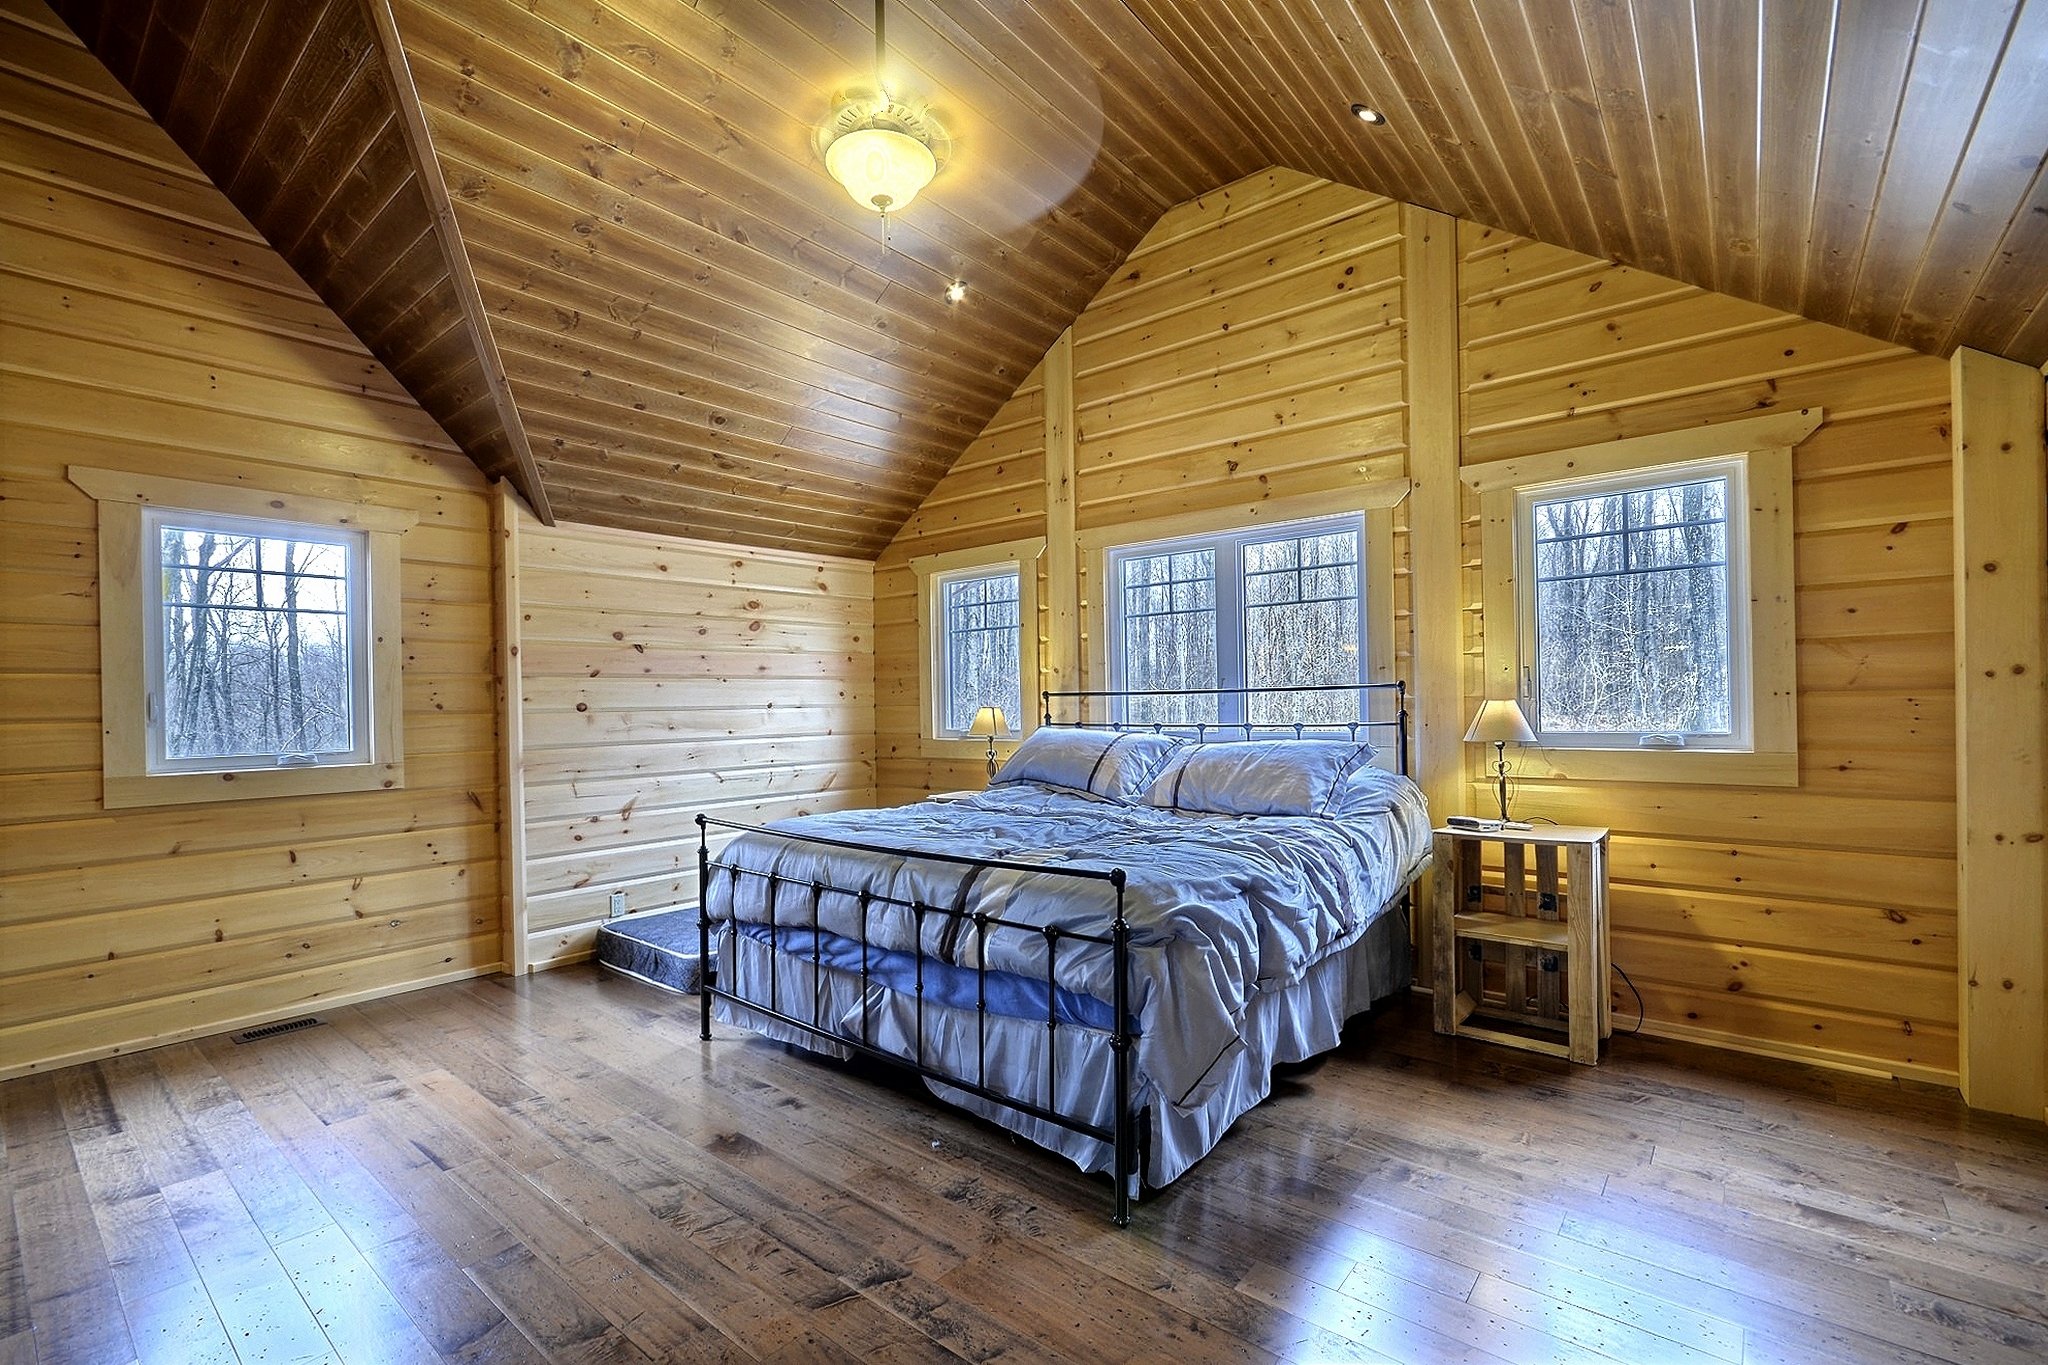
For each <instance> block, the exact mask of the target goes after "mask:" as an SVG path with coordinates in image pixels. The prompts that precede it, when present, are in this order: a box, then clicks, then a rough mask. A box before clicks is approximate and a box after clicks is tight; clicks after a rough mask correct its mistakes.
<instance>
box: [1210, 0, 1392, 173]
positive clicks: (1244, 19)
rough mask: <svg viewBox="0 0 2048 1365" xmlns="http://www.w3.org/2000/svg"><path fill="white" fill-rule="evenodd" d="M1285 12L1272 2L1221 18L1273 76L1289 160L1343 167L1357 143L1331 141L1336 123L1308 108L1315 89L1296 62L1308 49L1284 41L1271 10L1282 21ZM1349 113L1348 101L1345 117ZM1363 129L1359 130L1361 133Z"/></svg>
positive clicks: (1281, 0)
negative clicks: (1285, 127)
mask: <svg viewBox="0 0 2048 1365" xmlns="http://www.w3.org/2000/svg"><path fill="white" fill-rule="evenodd" d="M1289 8H1290V6H1289V5H1288V4H1287V3H1286V2H1285V0H1277V3H1276V0H1256V3H1253V4H1249V5H1234V6H1231V7H1229V8H1228V9H1227V10H1226V11H1225V13H1227V14H1228V16H1229V18H1230V21H1231V26H1232V28H1233V29H1234V30H1235V33H1236V34H1237V37H1238V39H1239V40H1241V42H1242V45H1243V46H1244V47H1245V48H1248V49H1250V50H1251V51H1253V52H1256V53H1258V54H1259V55H1260V57H1261V59H1262V60H1263V61H1264V62H1265V65H1266V67H1267V69H1268V70H1269V71H1270V72H1271V73H1272V74H1273V77H1274V81H1275V89H1274V91H1273V98H1274V100H1275V101H1276V108H1277V109H1278V110H1279V112H1280V115H1281V117H1282V118H1283V120H1285V121H1286V122H1287V123H1288V124H1289V125H1291V129H1290V131H1291V133H1292V136H1291V138H1290V141H1291V143H1292V148H1291V150H1292V151H1293V153H1294V155H1295V156H1296V157H1297V158H1300V159H1302V160H1305V161H1307V162H1308V163H1309V164H1312V165H1315V166H1317V167H1334V166H1339V165H1343V164H1346V163H1347V162H1348V161H1349V159H1350V157H1351V156H1353V155H1355V153H1356V146H1355V143H1356V139H1347V138H1341V137H1338V136H1336V135H1335V132H1334V130H1335V127H1336V123H1337V120H1336V118H1335V117H1333V116H1332V114H1331V113H1330V111H1329V110H1327V109H1318V108H1316V107H1315V105H1314V104H1311V103H1310V91H1312V90H1315V89H1316V86H1315V84H1314V83H1313V82H1312V81H1311V80H1310V78H1309V68H1308V67H1306V66H1304V65H1303V64H1302V60H1301V59H1302V57H1303V55H1304V53H1305V49H1306V48H1307V47H1309V46H1310V44H1306V43H1296V42H1289V41H1287V40H1286V39H1285V38H1283V37H1282V36H1281V33H1280V30H1279V29H1278V28H1277V27H1276V26H1275V22H1274V20H1275V11H1276V9H1277V10H1278V11H1280V13H1281V14H1282V15H1285V14H1286V12H1287V10H1288V9H1289ZM1290 27H1291V24H1290ZM1316 103H1318V104H1320V103H1321V101H1316ZM1349 109H1350V104H1349V102H1348V101H1347V102H1346V104H1345V110H1346V116H1347V117H1349ZM1351 122H1353V123H1354V124H1357V123H1358V120H1357V119H1356V118H1352V119H1351ZM1364 126H1365V125H1363V124H1358V127H1359V128H1360V129H1363V128H1364Z"/></svg>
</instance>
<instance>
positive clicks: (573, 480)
mask: <svg viewBox="0 0 2048 1365" xmlns="http://www.w3.org/2000/svg"><path fill="white" fill-rule="evenodd" d="M550 468H551V469H552V470H553V471H554V473H553V477H552V479H551V481H550V486H551V487H553V488H556V489H559V490H560V492H561V494H562V497H563V501H564V505H565V506H568V507H575V506H577V505H578V504H582V505H589V504H591V503H594V502H596V503H603V502H607V501H609V502H613V503H624V504H626V505H629V506H632V507H636V508H647V507H661V506H669V507H676V508H678V509H680V510H681V511H682V512H683V513H684V515H683V516H682V517H680V518H673V517H672V518H670V519H669V520H667V521H666V522H665V523H661V524H663V525H665V526H666V527H667V529H666V530H662V531H658V532H657V533H658V534H661V535H665V536H669V537H676V536H687V537H689V538H692V539H697V540H723V541H725V542H727V543H728V544H730V543H733V542H734V541H738V542H739V543H742V544H745V543H760V541H759V537H761V536H763V535H764V534H765V535H767V536H769V542H768V543H771V544H776V545H782V546H787V547H788V548H790V549H795V550H802V551H810V552H816V553H825V554H833V553H841V554H858V553H862V551H860V550H857V549H856V550H845V549H834V548H833V547H834V546H835V545H838V546H876V547H877V548H879V546H880V545H884V544H886V543H887V540H888V535H889V533H888V532H887V531H885V530H883V529H882V526H883V523H881V522H879V521H877V522H874V523H872V524H873V525H874V526H875V528H876V529H874V530H865V529H849V527H854V528H858V527H859V526H860V525H861V522H860V520H859V519H858V518H848V519H846V520H834V521H827V522H821V523H818V524H816V525H812V524H810V523H807V522H804V521H803V520H802V519H801V518H792V517H790V516H789V515H787V509H785V508H783V507H782V506H780V505H778V504H776V503H773V502H768V503H747V504H745V505H743V506H742V507H739V508H736V509H733V510H707V509H706V508H704V507H703V506H702V505H701V504H699V503H698V502H697V501H696V498H697V496H698V495H697V494H696V493H695V491H694V490H687V489H686V490H682V491H683V493H684V495H685V496H684V498H683V499H655V498H645V497H641V496H638V495H636V494H631V493H619V492H617V491H615V490H614V489H613V488H612V487H611V486H610V484H609V479H610V478H611V477H612V476H610V475H608V474H607V473H606V472H605V471H604V470H603V469H601V468H599V469H591V468H586V467H585V466H582V465H577V464H569V463H566V462H551V464H550ZM650 486H652V487H656V488H659V489H662V490H663V491H673V490H674V489H675V486H674V485H673V484H667V483H657V484H653V485H650ZM609 524H612V525H617V523H616V522H614V523H609ZM679 525H680V526H681V527H685V528H689V529H678V526H679ZM704 526H710V527H716V528H719V529H717V530H713V531H711V532H709V533H707V532H706V531H704V530H701V529H697V528H699V527H704ZM727 528H744V529H742V530H740V531H739V533H738V534H734V533H733V531H732V530H731V529H727ZM644 529H649V530H652V529H654V525H652V524H650V525H648V526H647V527H645V528H644ZM867 557H868V558H873V557H874V556H873V553H872V552H869V553H868V554H867Z"/></svg>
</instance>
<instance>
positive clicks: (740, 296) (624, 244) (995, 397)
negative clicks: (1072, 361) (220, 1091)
mask: <svg viewBox="0 0 2048 1365" xmlns="http://www.w3.org/2000/svg"><path fill="white" fill-rule="evenodd" d="M467 169H469V170H471V171H478V170H479V168H476V167H469V168H467ZM466 188H467V187H466ZM529 194H533V195H534V197H544V196H539V195H538V194H536V193H535V192H533V191H531V190H529V189H528V187H527V186H525V185H522V184H518V183H514V182H511V181H504V180H500V181H498V182H497V183H496V185H495V188H494V189H493V191H492V192H491V194H489V195H483V196H480V195H478V194H476V193H474V192H470V193H465V196H464V200H463V202H464V204H465V205H466V206H467V208H468V211H469V212H471V213H472V214H489V215H492V216H493V217H495V218H496V219H498V221H497V222H496V223H493V224H490V225H488V226H489V227H490V228H491V230H492V231H494V232H498V233H501V234H504V233H507V231H508V228H507V225H508V224H509V225H510V227H511V229H512V231H511V232H510V235H512V236H517V235H518V233H519V231H533V229H531V227H530V226H529V225H528V224H527V223H526V222H525V221H524V220H523V219H521V218H519V217H518V216H516V215H513V214H510V213H507V212H506V211H505V210H503V209H499V208H495V207H493V206H492V203H491V202H489V201H491V200H496V201H497V202H500V203H502V202H503V201H505V200H507V199H511V200H513V201H515V202H516V201H517V200H518V199H519V198H520V197H522V196H526V195H529ZM551 202H554V201H551ZM560 207H561V209H562V211H563V212H564V213H565V214H571V215H573V214H574V210H573V209H572V208H571V207H570V206H568V205H561V206H560ZM572 221H573V218H572ZM483 235H484V234H481V233H480V234H479V237H480V238H481V237H482V236H483ZM539 235H540V236H541V237H542V240H543V242H554V241H558V240H559V239H558V238H552V237H548V236H546V234H539ZM614 239H616V240H617V241H618V243H619V249H617V250H613V249H609V248H608V247H607V246H606V244H608V243H610V242H611V241H613V240H614ZM636 243H637V244H639V245H638V246H636ZM577 245H578V251H579V253H580V254H579V255H578V256H573V257H572V256H569V255H567V254H561V255H560V256H559V259H558V260H555V261H551V262H549V263H548V264H545V265H544V264H542V263H541V262H540V261H538V260H534V259H531V258H529V260H528V262H527V268H528V269H530V270H533V271H547V272H549V273H553V274H559V275H562V276H563V277H564V278H566V279H578V278H580V277H579V276H578V275H577V274H575V273H574V272H573V271H572V270H571V269H570V267H571V266H572V265H577V264H580V265H582V266H584V267H585V268H586V269H587V270H591V271H593V272H598V271H611V272H624V273H627V274H630V275H632V276H634V277H635V280H634V283H635V285H636V287H635V288H634V289H632V290H631V291H627V290H623V289H619V290H613V291H611V302H612V303H616V302H617V301H619V300H621V299H628V298H630V299H632V300H634V301H635V307H634V310H633V311H634V313H635V314H636V315H637V314H642V313H645V312H646V311H647V310H649V309H655V310H659V311H661V312H664V313H668V314H671V315H672V316H674V317H676V318H677V319H678V320H683V321H689V320H692V319H691V314H690V312H689V311H686V310H679V309H675V308H672V307H671V306H670V303H669V302H663V300H669V301H671V302H679V301H681V299H682V298H683V297H685V296H686V297H687V298H688V300H689V301H690V304H691V307H692V308H693V309H696V310H697V311H698V312H699V313H700V314H701V318H702V321H704V322H706V323H713V324H714V325H725V326H732V327H736V328H741V329H747V330H749V332H750V334H751V333H755V332H758V333H761V336H760V338H759V339H760V340H762V341H763V342H764V343H766V344H769V345H771V346H773V347H774V348H775V349H778V350H781V351H783V352H784V353H785V354H786V355H788V356H790V357H792V358H793V359H796V360H804V359H815V358H817V357H818V355H819V354H820V348H826V350H827V351H829V353H831V354H832V355H834V356H836V357H837V358H838V359H837V361H836V362H835V363H836V365H837V367H838V368H841V369H844V370H847V371H848V372H851V373H861V372H864V371H872V370H873V369H874V368H875V367H878V366H880V367H887V368H891V369H894V370H896V371H898V372H901V373H904V374H906V375H913V374H914V375H915V376H916V378H915V380H914V382H913V383H912V384H911V386H910V387H907V388H906V387H902V386H901V385H897V386H896V387H897V388H898V391H899V392H901V393H902V394H903V396H904V398H905V399H906V401H909V402H919V401H931V399H932V398H933V397H934V396H935V395H937V396H942V397H944V398H945V399H946V400H947V401H955V400H957V401H960V402H963V403H965V404H967V405H969V406H970V407H973V408H977V409H978V408H979V407H980V406H981V405H983V404H986V405H987V407H988V410H989V411H991V412H993V411H994V409H995V407H996V406H998V405H1000V403H1001V402H1002V399H1003V396H1004V394H1005V393H1006V392H1007V390H1008V386H1007V385H1004V384H1002V382H1001V379H1000V377H999V376H995V375H984V374H977V373H974V372H972V371H966V370H965V367H964V366H962V365H960V364H959V363H958V362H954V361H952V360H950V359H948V358H946V357H942V356H937V355H932V354H928V353H922V352H918V351H916V350H914V349H913V348H912V347H911V344H910V343H908V342H904V341H900V340H899V339H897V338H894V337H891V338H888V339H887V340H886V341H885V342H882V343H880V344H877V342H876V340H875V339H874V334H872V333H862V332H861V331H860V330H859V329H858V328H854V327H852V326H850V325H849V324H843V323H842V324H840V325H835V326H829V327H828V326H826V325H824V324H823V322H822V319H821V314H820V310H814V309H801V308H793V307H790V306H788V301H787V298H786V296H783V295H780V294H776V293H775V292H774V291H772V290H770V289H768V288H766V287H765V286H752V285H750V283H749V282H747V281H740V282H738V285H740V286H746V287H744V288H740V287H737V286H735V287H732V288H731V290H730V292H727V291H725V290H720V291H716V292H712V291H707V289H706V287H705V285H704V284H703V283H692V282H684V281H682V280H678V279H677V278H675V277H674V276H673V275H672V274H670V273H669V272H667V271H666V270H663V269H661V268H660V267H661V265H662V261H661V260H658V259H655V258H654V257H655V256H658V254H659V252H660V250H661V246H662V244H661V243H660V242H659V241H657V240H654V239H649V238H646V237H645V236H643V235H642V234H640V233H637V232H634V231H632V230H630V229H622V230H621V231H620V232H619V233H616V234H613V233H602V232H596V231H592V232H586V233H584V234H582V238H581V240H580V241H579V242H578V244H577ZM542 249H543V250H546V249H547V248H546V247H545V246H544V247H543V248H542ZM641 257H647V259H646V260H645V263H644V264H642V263H641V259H640V258H641ZM595 277H596V276H595V274H594V273H593V274H592V276H591V278H595ZM586 287H587V286H586ZM699 301H702V302H701V303H700V302H699ZM777 301H780V302H781V303H782V305H783V306H782V307H781V308H780V309H779V312H780V313H781V314H782V315H783V316H779V317H778V316H777V315H776V312H774V311H762V310H763V309H764V308H768V309H774V308H775V305H776V303H777ZM607 306H608V307H609V306H610V305H609V304H608V305H607ZM717 317H722V318H724V319H725V321H723V322H715V318H717ZM763 329H765V331H764V330H763ZM919 362H922V366H923V367H922V368H921V369H920V368H918V365H919Z"/></svg>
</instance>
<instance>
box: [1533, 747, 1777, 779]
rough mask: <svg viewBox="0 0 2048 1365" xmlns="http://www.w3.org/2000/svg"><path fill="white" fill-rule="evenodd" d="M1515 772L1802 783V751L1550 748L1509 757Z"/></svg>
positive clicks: (1542, 775) (1548, 775) (1545, 776)
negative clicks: (1738, 751) (1800, 765)
mask: <svg viewBox="0 0 2048 1365" xmlns="http://www.w3.org/2000/svg"><path fill="white" fill-rule="evenodd" d="M1508 761H1509V764H1510V766H1511V767H1512V769H1513V772H1512V774H1511V776H1512V777H1542V778H1548V777H1563V778H1570V779H1574V780H1578V781H1587V782H1681V783H1699V784H1701V785H1708V784H1712V785H1720V786H1731V787H1796V786H1798V785H1799V755H1798V754H1796V753H1729V752H1727V751H1725V750H1718V749H1647V750H1645V749H1544V748H1538V747H1536V746H1535V745H1530V746H1528V747H1527V748H1524V749H1521V750H1519V751H1518V752H1516V753H1512V754H1510V755H1509V758H1508Z"/></svg>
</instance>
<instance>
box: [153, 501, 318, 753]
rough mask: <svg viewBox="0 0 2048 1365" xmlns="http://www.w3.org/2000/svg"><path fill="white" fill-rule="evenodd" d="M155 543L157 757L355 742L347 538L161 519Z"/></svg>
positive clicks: (304, 749)
mask: <svg viewBox="0 0 2048 1365" xmlns="http://www.w3.org/2000/svg"><path fill="white" fill-rule="evenodd" d="M157 549H158V571H159V573H160V575H161V598H160V603H161V612H162V618H161V631H162V635H161V659H160V664H161V670H162V671H161V674H160V678H159V684H160V685H159V686H158V687H157V688H156V689H154V697H153V701H154V704H155V705H156V707H157V709H158V716H157V724H158V726H159V727H160V730H161V734H162V748H161V756H162V757H163V758H164V759H165V760H169V761H181V760H209V759H247V758H259V759H260V758H265V757H270V758H275V757H280V756H286V757H300V756H307V755H323V754H337V753H348V752H350V751H352V750H353V749H355V747H356V728H357V724H358V719H357V717H356V716H355V715H354V714H353V711H354V701H353V699H354V697H355V687H354V684H353V670H354V668H355V667H357V666H358V665H357V664H356V662H355V661H353V660H352V659H351V658H350V630H349V615H350V602H351V593H350V575H351V572H353V571H355V569H354V566H353V565H352V558H353V555H352V553H351V546H350V545H349V544H347V543H336V542H332V541H327V540H315V539H305V540H298V539H292V538H290V537H287V536H283V535H273V534H266V533H263V532H260V531H248V532H242V531H238V530H233V529H228V528H226V527H224V526H222V525H220V524H212V525H198V526H182V525H177V524H175V523H173V522H165V523H164V524H162V525H160V526H159V527H158V528H157Z"/></svg>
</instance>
